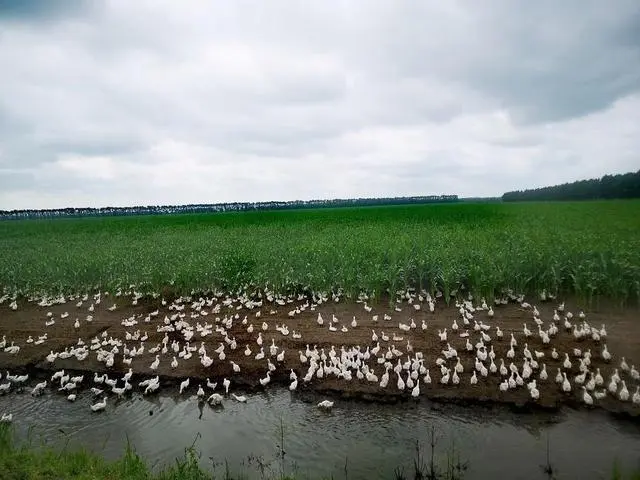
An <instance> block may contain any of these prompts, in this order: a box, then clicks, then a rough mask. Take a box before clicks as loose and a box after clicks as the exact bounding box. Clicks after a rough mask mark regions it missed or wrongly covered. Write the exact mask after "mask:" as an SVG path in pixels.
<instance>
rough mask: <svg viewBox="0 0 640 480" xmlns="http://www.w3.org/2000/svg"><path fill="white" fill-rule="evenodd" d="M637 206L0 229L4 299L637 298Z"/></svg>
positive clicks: (122, 220)
mask: <svg viewBox="0 0 640 480" xmlns="http://www.w3.org/2000/svg"><path fill="white" fill-rule="evenodd" d="M638 213H640V202H638V201H608V202H583V203H527V204H524V203H523V204H499V203H496V204H464V203H462V204H455V205H419V206H402V207H400V206H397V207H364V208H354V209H346V208H345V209H333V210H298V211H284V212H258V213H229V214H224V213H223V214H208V215H176V216H146V217H109V218H81V219H57V220H25V221H4V222H0V247H1V248H0V286H1V287H4V288H5V289H9V290H18V291H19V292H21V293H36V292H47V293H57V292H61V291H62V292H69V291H78V290H86V289H93V288H95V287H99V288H117V287H120V286H123V287H126V286H128V285H130V284H135V285H136V286H137V287H138V288H139V289H142V290H145V291H160V290H161V289H162V288H163V287H166V286H167V285H172V286H173V288H175V289H176V290H178V291H189V290H192V289H196V290H206V289H209V288H213V287H216V288H223V289H228V290H236V289H238V288H242V287H244V286H245V285H255V286H267V285H268V286H270V287H271V288H273V289H276V290H280V291H282V290H287V289H290V288H310V289H313V290H330V289H335V288H342V289H344V290H345V291H347V292H350V293H354V294H355V293H357V292H360V291H363V290H364V291H369V292H376V293H381V292H384V291H386V290H387V289H390V290H391V291H394V290H395V289H398V288H406V287H417V288H425V289H427V290H430V291H435V290H436V289H439V290H442V291H444V293H450V292H452V291H455V290H459V289H461V288H463V289H468V290H470V291H473V292H476V293H478V294H481V295H484V296H487V297H492V296H493V295H494V294H496V293H497V292H500V291H502V290H503V289H507V288H508V289H513V290H514V291H518V292H525V293H533V292H540V291H541V290H542V289H547V290H548V291H551V292H557V293H567V294H577V295H580V296H584V297H585V298H593V297H595V296H604V297H608V298H612V299H616V300H620V301H621V302H629V301H632V302H636V301H637V300H638V298H639V297H640V215H638Z"/></svg>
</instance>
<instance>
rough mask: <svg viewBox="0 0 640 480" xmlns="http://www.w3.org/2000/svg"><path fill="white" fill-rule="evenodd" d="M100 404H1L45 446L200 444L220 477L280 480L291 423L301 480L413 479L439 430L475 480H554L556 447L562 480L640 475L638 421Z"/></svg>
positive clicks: (172, 454) (275, 402)
mask: <svg viewBox="0 0 640 480" xmlns="http://www.w3.org/2000/svg"><path fill="white" fill-rule="evenodd" d="M92 402H93V401H92V399H91V398H90V395H89V394H88V393H86V392H85V393H84V394H82V395H79V398H78V400H77V401H76V402H75V403H69V402H67V401H66V400H65V399H64V397H61V396H58V395H55V394H54V395H45V396H43V397H40V398H32V397H31V396H30V395H28V394H27V393H24V394H11V395H7V396H5V397H1V398H0V413H4V412H12V413H13V414H14V423H15V424H16V426H17V428H18V431H19V432H21V433H22V434H26V432H27V429H28V428H29V427H32V435H33V438H34V439H35V441H36V442H37V441H39V439H43V440H45V441H47V442H53V443H57V444H62V443H64V442H66V441H69V442H70V444H71V445H83V446H87V447H89V448H91V449H92V450H94V451H98V452H101V453H102V454H103V455H104V456H106V457H107V458H111V459H114V458H117V457H119V456H120V455H121V454H122V453H123V449H124V445H125V443H126V439H127V438H128V439H129V441H130V442H131V443H132V444H133V446H134V447H135V448H136V450H137V451H138V452H139V453H140V454H141V455H142V456H144V458H145V459H147V461H149V462H151V463H152V464H153V465H162V464H166V463H169V462H172V461H173V460H174V459H175V458H176V457H178V456H180V455H182V454H183V453H184V449H185V447H188V446H190V445H192V444H193V443H194V441H195V446H196V449H197V450H198V451H200V452H201V454H202V457H201V462H202V463H203V465H208V466H209V467H210V468H211V466H212V464H213V465H215V464H218V466H217V467H216V468H217V469H219V470H221V469H222V468H223V467H222V466H220V463H221V462H224V461H227V462H228V463H229V466H230V468H231V471H232V472H235V473H244V474H246V475H248V476H249V478H260V473H259V470H260V469H259V467H258V464H259V463H262V464H270V467H268V468H270V469H271V470H270V472H271V473H273V474H277V473H279V472H280V468H281V462H280V460H279V459H278V451H279V449H278V445H279V444H280V440H281V427H280V426H281V422H282V426H283V429H284V450H285V451H286V454H285V469H286V472H287V473H296V474H297V476H298V477H300V478H319V477H321V476H326V477H328V476H331V475H333V477H334V478H345V477H347V478H354V479H355V478H367V479H375V478H391V477H392V476H393V472H394V469H396V468H398V467H400V468H404V469H405V472H409V471H410V468H411V466H412V465H413V459H414V458H415V456H416V441H418V442H419V445H420V450H421V452H422V454H423V455H425V456H426V455H427V454H428V451H429V445H428V443H429V441H430V435H431V431H432V429H433V430H434V431H435V436H436V455H437V456H438V458H444V455H445V454H446V453H447V451H452V449H453V450H454V451H455V452H456V455H458V454H459V456H460V458H461V460H463V461H464V462H467V463H468V470H467V472H466V475H465V477H464V478H467V479H486V478H510V479H535V478H541V479H542V478H546V477H545V475H544V474H543V472H542V468H541V465H543V464H546V458H547V442H549V455H550V460H551V463H552V465H553V467H554V468H555V469H556V471H557V473H558V477H557V478H560V479H574V478H575V479H577V478H585V479H587V478H610V472H611V469H612V466H613V461H614V459H617V461H618V463H619V465H620V466H621V467H622V468H623V469H626V470H629V469H632V468H640V422H639V421H637V420H636V421H633V420H616V419H614V418H613V417H611V416H610V415H608V414H606V413H604V412H598V411H575V410H569V409H566V410H563V411H562V412H560V413H558V414H540V413H525V414H523V413H514V412H511V411H509V410H508V409H506V408H502V407H500V408H498V407H496V408H487V407H459V406H449V405H439V404H431V403H429V402H426V401H421V402H419V403H414V402H407V403H404V404H399V405H373V404H365V403H358V402H341V401H336V404H335V407H334V409H333V411H331V412H323V411H320V410H318V409H317V408H316V407H315V405H314V404H309V403H304V402H302V401H301V400H299V398H298V397H296V396H292V395H291V394H290V392H289V391H287V390H283V389H270V390H269V391H268V392H266V393H261V394H256V395H250V396H249V400H248V402H247V403H246V404H241V403H237V402H233V401H232V400H228V401H226V402H225V403H224V407H222V408H218V409H214V408H211V407H209V406H208V405H199V403H198V402H197V400H196V399H195V397H192V398H190V399H186V398H181V399H177V398H175V397H170V396H159V397H152V398H143V397H141V396H138V395H136V396H134V397H132V398H129V399H124V400H121V401H118V402H115V400H114V399H113V398H109V400H108V406H107V410H106V411H104V412H101V413H98V414H96V413H92V412H91V410H90V409H89V405H90V404H91V403H92ZM61 431H62V432H64V433H61ZM256 458H257V459H259V461H257V460H256ZM345 467H346V475H345Z"/></svg>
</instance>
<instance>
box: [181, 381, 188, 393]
mask: <svg viewBox="0 0 640 480" xmlns="http://www.w3.org/2000/svg"><path fill="white" fill-rule="evenodd" d="M187 388H189V379H188V378H187V379H186V380H183V381H182V382H181V383H180V395H182V392H184V391H185V389H187Z"/></svg>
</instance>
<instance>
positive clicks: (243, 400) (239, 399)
mask: <svg viewBox="0 0 640 480" xmlns="http://www.w3.org/2000/svg"><path fill="white" fill-rule="evenodd" d="M231 398H233V399H234V400H235V401H236V402H240V403H247V397H245V396H244V395H236V394H235V393H232V394H231Z"/></svg>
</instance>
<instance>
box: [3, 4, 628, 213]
mask: <svg viewBox="0 0 640 480" xmlns="http://www.w3.org/2000/svg"><path fill="white" fill-rule="evenodd" d="M45 4H46V5H48V7H47V8H44V7H42V6H43V5H45ZM25 5H31V9H29V8H26V7H25V8H22V9H21V11H20V12H19V14H17V13H15V12H7V11H3V9H2V7H0V28H2V32H3V34H2V36H1V37H0V64H1V65H6V66H10V67H9V68H4V69H3V74H2V75H0V92H2V93H1V94H0V209H10V208H30V207H31V208H44V207H62V206H70V205H75V206H101V205H131V204H155V203H159V204H176V203H205V202H222V201H253V200H286V199H311V198H332V197H343V198H344V197H360V196H383V195H384V196H386V195H392V196H395V195H418V194H432V193H456V194H459V195H462V196H476V195H480V196H494V195H500V194H502V193H503V192H504V191H506V190H511V189H516V188H518V189H520V188H526V187H533V186H541V185H547V184H555V183H561V182H566V181H572V180H575V179H579V178H584V177H591V176H599V175H602V174H605V173H619V172H625V171H629V170H635V169H637V168H638V160H637V159H638V156H639V153H640V96H639V93H638V90H639V86H640V33H638V32H639V31H640V30H638V29H637V28H635V27H636V26H637V23H638V22H637V21H638V18H640V17H639V16H638V9H637V3H636V2H634V1H633V0H619V1H618V2H616V8H611V7H608V6H603V4H602V3H601V2H598V1H596V0H589V1H586V2H583V1H577V0H576V1H567V2H563V3H562V4H557V3H554V2H550V1H541V2H538V3H536V5H535V6H533V5H531V4H530V3H526V4H525V3H522V2H517V1H516V2H511V1H506V0H501V1H498V2H497V3H495V5H494V6H493V8H492V9H491V10H487V9H485V8H482V7H481V6H480V5H477V6H474V5H475V4H471V3H465V4H462V3H461V2H444V3H443V2H436V1H427V2H412V1H402V0H401V1H399V2H394V3H393V5H391V4H389V3H387V2H381V1H377V0H372V1H371V2H354V1H349V0H343V1H337V2H328V3H324V2H312V3H310V2H305V3H300V2H295V1H288V0H278V1H275V2H269V3H268V4H266V3H263V2H257V1H222V2H214V3H210V2H200V1H196V0H189V1H185V2H172V1H168V0H163V1H153V2H150V1H146V2H145V1H138V2H128V1H124V0H122V1H111V2H105V3H100V4H98V5H99V6H96V4H91V3H88V2H86V3H83V2H80V1H74V2H53V3H46V2H45V3H42V2H35V3H31V2H25ZM51 5H54V6H51ZM61 5H62V6H65V8H64V9H60V8H61V7H60V6H61ZM523 5H528V7H527V8H522V7H523ZM605 7H606V8H605ZM56 8H58V10H56Z"/></svg>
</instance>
